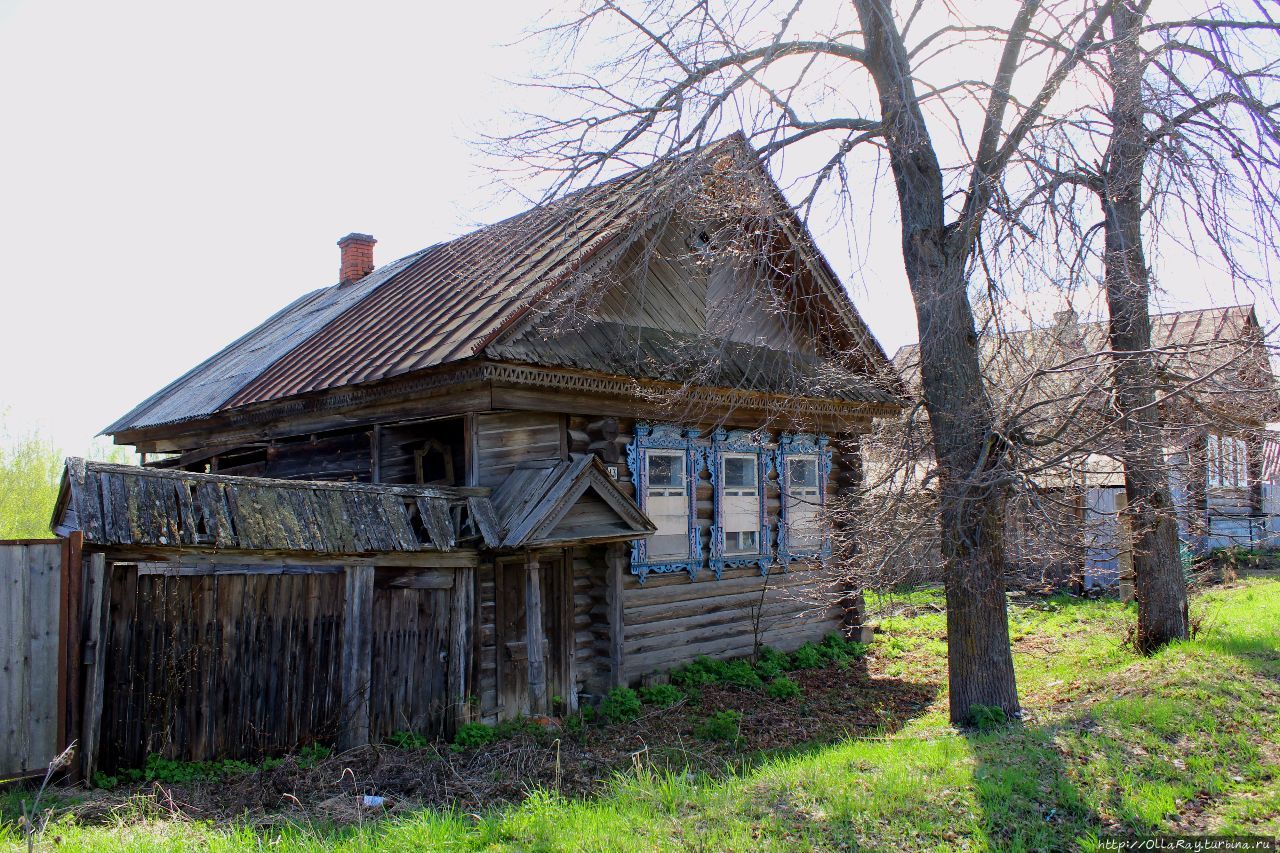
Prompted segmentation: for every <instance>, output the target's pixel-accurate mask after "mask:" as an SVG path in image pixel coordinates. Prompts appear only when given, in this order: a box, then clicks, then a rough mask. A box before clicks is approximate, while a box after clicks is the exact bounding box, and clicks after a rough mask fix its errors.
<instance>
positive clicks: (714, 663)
mask: <svg viewBox="0 0 1280 853" xmlns="http://www.w3.org/2000/svg"><path fill="white" fill-rule="evenodd" d="M725 668H726V664H725V663H724V661H718V660H712V659H711V658H709V657H706V656H705V655H700V656H698V657H696V658H694V660H693V663H688V664H685V665H684V666H682V667H680V668H679V669H674V670H672V671H671V683H672V684H676V685H679V686H680V687H702V686H703V685H705V684H719V683H720V681H721V680H723V674H724V670H725Z"/></svg>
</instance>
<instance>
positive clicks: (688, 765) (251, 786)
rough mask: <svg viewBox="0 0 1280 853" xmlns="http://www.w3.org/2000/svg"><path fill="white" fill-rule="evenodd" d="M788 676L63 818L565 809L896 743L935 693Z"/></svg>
mask: <svg viewBox="0 0 1280 853" xmlns="http://www.w3.org/2000/svg"><path fill="white" fill-rule="evenodd" d="M790 677H791V678H792V679H793V680H795V681H796V682H797V683H799V684H800V686H801V688H802V694H801V696H799V697H796V698H794V699H785V700H779V699H772V698H769V697H768V696H766V695H765V694H764V693H763V692H762V691H757V690H748V689H743V688H736V687H727V686H721V685H714V686H708V687H703V688H701V690H700V691H699V692H698V694H697V696H696V697H692V698H688V699H685V700H684V701H682V702H680V703H679V704H677V705H675V706H673V707H670V708H664V709H655V708H652V707H650V706H646V707H645V714H644V715H643V716H641V717H640V718H639V719H638V720H635V721H633V722H630V723H624V724H617V725H608V726H587V727H585V728H584V729H582V730H581V731H577V732H570V731H567V730H564V729H561V728H555V727H547V728H541V729H537V730H531V731H529V732H527V733H525V734H520V735H518V736H516V737H513V738H510V739H507V740H503V741H500V742H498V743H494V744H491V745H489V746H486V747H483V748H479V749H471V750H466V751H463V752H454V751H452V750H451V749H450V747H449V746H448V745H446V744H433V745H432V746H430V747H428V748H427V749H421V750H403V749H396V748H393V747H390V746H387V745H385V744H384V745H378V746H367V747H361V748H358V749H354V750H350V751H348V752H345V753H341V754H338V755H334V756H332V757H330V758H327V759H325V760H323V761H319V762H316V763H305V762H304V763H300V762H299V761H298V760H297V759H295V758H289V759H286V760H285V761H284V762H283V763H282V764H280V766H278V767H276V768H274V769H272V770H262V771H256V772H252V773H246V774H242V775H235V776H230V777H227V778H224V779H223V780H222V781H221V782H217V783H194V784H184V785H166V784H162V783H149V784H142V785H134V786H125V787H121V788H118V789H116V790H114V791H110V792H106V791H97V792H94V793H92V794H91V795H90V796H89V797H88V798H87V799H85V800H83V801H81V802H80V803H78V804H76V805H74V806H71V807H69V811H71V812H72V813H74V814H75V815H76V817H77V818H78V819H79V820H81V821H85V822H101V821H104V820H107V819H108V818H110V817H111V816H113V815H115V814H118V813H119V812H120V810H121V809H131V810H135V811H136V810H138V809H139V808H142V809H144V810H146V811H149V812H152V811H153V812H157V813H159V814H161V815H163V816H165V817H169V818H178V819H184V818H185V819H198V820H215V821H220V820H227V819H230V818H239V819H246V818H247V819H248V820H249V821H251V822H253V823H255V824H258V825H262V826H268V825H272V824H275V823H278V822H279V821H280V820H282V819H290V820H297V821H302V822H305V821H308V820H323V821H326V822H334V823H338V824H348V823H355V822H360V821H364V820H370V819H376V818H378V817H381V816H384V815H386V814H388V813H392V814H394V813H397V812H400V811H405V810H411V809H419V808H422V807H424V806H430V807H437V808H452V809H457V810H460V811H462V812H464V813H468V812H480V811H484V810H486V809H489V808H492V807H495V806H501V805H504V804H508V803H514V802H519V801H520V800H523V799H524V798H525V797H526V796H528V795H529V793H530V792H531V791H533V790H535V789H539V788H542V789H551V790H557V791H559V792H560V793H562V794H564V795H565V796H570V797H581V796H590V795H592V794H597V793H600V792H601V791H602V790H603V789H604V788H605V787H606V786H607V784H608V783H609V780H610V779H611V778H612V777H613V776H614V775H615V774H616V773H618V772H625V771H629V770H633V769H634V768H635V767H637V766H645V767H653V768H657V769H661V770H677V771H682V772H692V773H705V774H709V775H713V776H719V775H723V774H725V773H726V772H729V771H730V770H734V769H741V768H742V767H743V766H745V765H748V764H750V763H751V762H752V761H755V760H757V759H758V757H759V755H760V753H761V752H765V751H776V750H785V749H791V748H797V747H801V746H804V745H807V744H813V743H823V742H830V741H833V740H837V739H839V738H841V737H842V736H844V735H846V734H859V733H861V734H866V733H868V732H872V731H893V730H896V729H898V728H900V727H901V726H902V725H903V724H905V723H906V722H907V721H908V720H910V719H911V718H913V717H915V716H918V715H919V714H921V713H922V712H923V711H924V710H925V709H926V708H927V707H928V706H929V705H930V703H931V702H933V700H934V698H935V695H936V693H937V686H936V685H934V684H928V683H913V682H910V681H906V680H903V679H897V678H885V677H876V676H874V675H872V674H871V673H869V672H868V671H867V668H866V667H865V666H861V665H853V666H850V667H848V668H845V669H841V668H839V667H837V666H828V667H826V668H824V669H820V670H810V671H804V672H795V673H790ZM730 709H732V710H736V711H739V712H741V713H742V724H741V730H740V740H739V741H738V742H737V743H736V744H730V743H724V742H713V741H705V740H701V739H699V738H698V737H696V736H695V735H694V730H695V727H696V726H697V725H698V724H699V723H700V722H701V721H703V720H704V719H705V718H706V717H707V716H709V715H710V714H712V713H715V712H717V711H722V710H730ZM366 797H372V798H375V799H367V800H366ZM377 798H380V799H377Z"/></svg>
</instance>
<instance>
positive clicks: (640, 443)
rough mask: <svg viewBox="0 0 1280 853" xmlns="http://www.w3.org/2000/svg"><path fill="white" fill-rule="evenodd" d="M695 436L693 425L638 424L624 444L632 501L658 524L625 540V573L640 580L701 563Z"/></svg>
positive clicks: (699, 461)
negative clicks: (628, 568) (627, 569)
mask: <svg viewBox="0 0 1280 853" xmlns="http://www.w3.org/2000/svg"><path fill="white" fill-rule="evenodd" d="M697 436H698V431H697V430H696V429H682V428H681V427H678V426H675V425H673V424H645V423H639V424H636V435H635V439H634V440H633V441H632V442H631V444H630V445H629V446H628V447H627V465H628V467H629V468H630V469H631V478H632V482H634V483H635V485H636V502H637V503H639V505H640V509H642V510H644V512H645V514H646V515H647V516H649V519H650V520H651V521H652V522H653V523H654V525H655V526H656V527H657V528H658V529H657V531H656V532H655V533H654V534H653V535H652V536H650V537H649V538H648V539H637V540H635V541H634V542H632V543H631V572H632V574H635V575H637V576H638V577H639V578H640V582H641V583H644V580H645V578H646V577H647V576H648V575H649V573H650V572H659V573H663V572H676V571H688V572H689V574H690V576H693V575H696V574H697V572H698V569H699V568H701V566H702V552H701V547H700V541H699V533H698V527H697V523H696V514H695V510H696V507H697V489H696V486H697V480H698V474H699V473H700V472H701V471H702V467H703V464H704V451H703V449H702V448H700V447H698V446H697V445H696V444H695V440H696V438H697Z"/></svg>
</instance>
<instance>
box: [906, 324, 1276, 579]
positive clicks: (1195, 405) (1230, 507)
mask: <svg viewBox="0 0 1280 853" xmlns="http://www.w3.org/2000/svg"><path fill="white" fill-rule="evenodd" d="M1151 338H1152V348H1153V353H1154V357H1155V361H1156V366H1157V370H1158V371H1159V375H1158V381H1159V389H1158V399H1159V405H1160V414H1161V418H1162V421H1163V429H1164V433H1163V447H1162V450H1163V452H1164V455H1165V459H1166V461H1167V463H1168V465H1169V469H1170V490H1171V493H1172V496H1173V499H1174V503H1175V505H1176V507H1177V513H1178V522H1179V530H1180V534H1181V536H1182V539H1183V542H1184V544H1185V546H1186V548H1187V549H1188V551H1189V552H1196V553H1205V552H1208V551H1211V550H1213V549H1216V548H1222V547H1229V546H1232V545H1240V546H1243V547H1256V546H1261V545H1264V544H1266V543H1267V542H1268V541H1269V537H1268V534H1267V531H1268V529H1269V528H1271V527H1274V526H1275V522H1274V520H1273V518H1272V513H1273V511H1274V507H1273V505H1272V504H1271V503H1270V502H1267V501H1265V500H1264V497H1265V494H1264V492H1265V485H1264V483H1265V479H1266V478H1265V476H1264V467H1265V461H1264V460H1265V458H1266V456H1267V453H1266V450H1267V447H1268V445H1269V443H1270V442H1271V441H1272V440H1273V438H1274V433H1271V432H1269V431H1268V430H1267V428H1266V427H1267V423H1268V421H1271V420H1274V419H1275V418H1276V417H1277V412H1278V411H1280V408H1278V402H1280V401H1278V398H1277V382H1276V377H1275V376H1274V375H1273V373H1272V369H1271V363H1270V350H1269V347H1268V343H1267V340H1266V334H1265V332H1264V330H1263V329H1262V326H1261V325H1260V324H1259V322H1258V318H1257V315H1256V313H1255V312H1254V309H1253V306H1251V305H1236V306H1230V307H1225V308H1210V309H1204V310H1196V311H1178V312H1170V313H1166V314H1157V315H1154V316H1153V317H1152V329H1151ZM1109 350H1110V343H1109V340H1108V331H1107V325H1106V324H1105V323H1101V322H1081V321H1080V320H1079V318H1078V317H1077V316H1076V314H1075V312H1074V311H1070V310H1068V311H1063V312H1060V313H1059V314H1057V315H1056V317H1055V321H1054V323H1053V325H1051V326H1046V327H1043V328H1034V329H1030V330H1024V331H1011V332H1005V333H1003V334H1001V335H999V336H989V337H984V338H983V341H982V357H983V370H984V373H985V375H986V376H987V379H988V383H989V386H990V388H991V393H992V397H993V400H994V401H995V405H996V406H997V407H998V409H999V410H1000V411H1001V412H1002V414H1003V416H1004V417H1005V418H1006V419H1007V420H1008V422H1009V423H1011V424H1016V425H1017V428H1018V429H1020V430H1022V431H1023V432H1024V433H1025V434H1027V435H1028V436H1030V437H1032V438H1035V439H1037V441H1039V446H1036V447H1032V448H1031V449H1028V450H1024V451H1023V453H1024V457H1023V458H1022V460H1021V462H1022V464H1023V465H1024V466H1025V469H1026V470H1024V471H1023V474H1024V481H1025V484H1026V485H1027V486H1028V488H1027V489H1024V490H1023V491H1022V492H1020V493H1019V494H1018V495H1016V496H1015V499H1014V501H1012V502H1011V507H1010V514H1009V519H1008V523H1007V524H1006V532H1007V539H1008V543H1007V544H1008V555H1009V562H1010V568H1011V573H1012V574H1014V575H1016V576H1020V577H1021V578H1023V579H1025V580H1028V582H1029V583H1031V584H1032V585H1033V586H1034V585H1039V586H1049V587H1052V586H1061V585H1066V584H1069V583H1070V584H1075V585H1084V586H1107V585H1111V584H1115V583H1117V582H1118V581H1119V580H1120V579H1121V578H1122V577H1124V576H1127V575H1128V574H1129V573H1130V572H1131V570H1132V554H1131V545H1130V542H1129V537H1128V534H1127V531H1126V530H1125V528H1124V525H1123V523H1122V522H1123V518H1122V510H1123V509H1124V507H1125V503H1126V496H1125V488H1124V482H1125V480H1124V466H1123V464H1122V461H1121V444H1120V436H1119V433H1118V430H1116V429H1115V428H1114V420H1113V419H1114V417H1115V412H1114V410H1113V409H1112V408H1111V406H1112V400H1111V388H1110V387H1109V385H1108V384H1107V383H1108V381H1109V380H1108V378H1107V377H1109V375H1110V367H1109V361H1110V359H1111V356H1110V354H1109ZM918 360H919V354H918V348H917V347H915V346H908V347H903V348H902V349H901V350H899V352H898V353H897V354H896V355H895V356H894V362H895V365H896V366H897V367H898V369H899V370H900V371H901V373H902V375H903V377H904V382H905V383H906V384H907V385H908V386H909V387H915V386H917V385H918V372H919V371H918ZM1045 436H1053V438H1052V440H1044V437H1045Z"/></svg>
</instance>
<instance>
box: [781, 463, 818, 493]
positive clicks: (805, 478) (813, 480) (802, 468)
mask: <svg viewBox="0 0 1280 853" xmlns="http://www.w3.org/2000/svg"><path fill="white" fill-rule="evenodd" d="M787 476H788V478H789V484H790V486H791V487H792V488H805V487H809V488H816V487H817V485H818V460H817V459H816V458H814V457H812V456H800V457H797V458H795V459H790V460H788V462H787Z"/></svg>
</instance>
